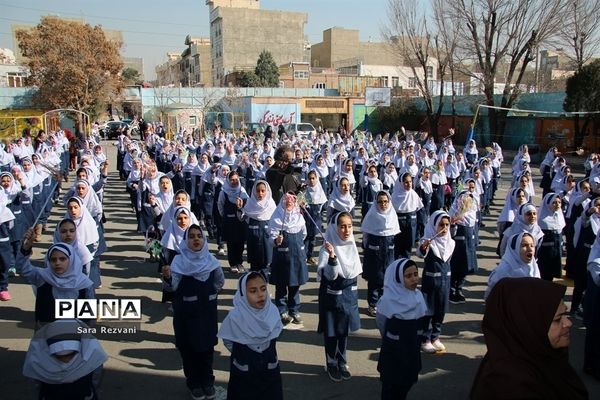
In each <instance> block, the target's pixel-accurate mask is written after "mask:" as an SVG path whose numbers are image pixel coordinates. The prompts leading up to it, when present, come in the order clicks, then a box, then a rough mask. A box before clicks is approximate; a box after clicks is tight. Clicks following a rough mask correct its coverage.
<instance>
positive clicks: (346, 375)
mask: <svg viewBox="0 0 600 400" xmlns="http://www.w3.org/2000/svg"><path fill="white" fill-rule="evenodd" d="M338 369H339V370H340V376H341V377H342V379H343V380H345V381H347V380H348V379H350V378H352V374H351V373H350V370H349V369H348V365H346V364H341V365H339V366H338Z"/></svg>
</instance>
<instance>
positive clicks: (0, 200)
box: [0, 192, 15, 224]
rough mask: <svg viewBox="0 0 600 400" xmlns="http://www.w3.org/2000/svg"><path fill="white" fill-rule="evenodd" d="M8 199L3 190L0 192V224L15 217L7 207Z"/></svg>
mask: <svg viewBox="0 0 600 400" xmlns="http://www.w3.org/2000/svg"><path fill="white" fill-rule="evenodd" d="M8 203H10V202H9V200H8V198H7V197H6V195H5V194H4V193H3V192H0V224H3V223H5V222H8V221H12V220H14V219H15V215H14V214H13V213H12V211H11V210H10V209H9V208H8V207H7V205H8Z"/></svg>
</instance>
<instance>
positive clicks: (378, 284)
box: [360, 191, 400, 317]
mask: <svg viewBox="0 0 600 400" xmlns="http://www.w3.org/2000/svg"><path fill="white" fill-rule="evenodd" d="M360 230H361V232H362V233H363V240H362V247H363V256H364V263H363V265H364V268H363V274H362V277H363V278H364V279H365V280H366V281H367V303H368V309H367V314H369V315H370V316H372V317H374V316H375V315H376V313H377V308H376V307H377V301H378V300H379V297H380V296H381V292H382V291H383V276H384V272H385V268H386V267H387V266H388V265H389V264H390V263H391V262H392V261H394V238H395V236H396V235H397V234H398V233H400V226H399V224H398V216H397V215H396V212H395V211H394V208H393V206H392V201H391V196H390V195H389V193H387V192H386V191H380V192H378V193H377V196H376V201H375V202H374V203H373V205H372V206H371V208H369V211H368V212H367V213H366V215H365V217H364V219H363V221H362V223H361V228H360Z"/></svg>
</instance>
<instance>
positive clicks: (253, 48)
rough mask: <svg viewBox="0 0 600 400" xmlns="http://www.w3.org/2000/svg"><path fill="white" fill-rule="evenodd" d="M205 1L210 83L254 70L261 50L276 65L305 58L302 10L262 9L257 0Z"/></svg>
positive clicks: (303, 16) (220, 81) (216, 84)
mask: <svg viewBox="0 0 600 400" xmlns="http://www.w3.org/2000/svg"><path fill="white" fill-rule="evenodd" d="M206 4H207V5H208V6H209V11H210V14H209V21H210V42H211V46H212V61H211V67H212V68H211V69H212V81H213V85H214V86H222V85H223V84H224V82H225V77H226V76H227V75H228V74H230V73H232V72H234V71H236V70H248V69H254V67H255V66H256V61H257V60H258V56H259V55H260V53H261V52H262V51H263V50H268V51H269V52H270V53H271V54H272V55H273V58H274V60H275V62H276V63H277V65H281V64H284V63H288V62H291V61H296V60H304V59H305V49H306V44H305V39H304V25H305V24H306V22H307V19H308V16H307V14H306V13H297V12H286V11H275V10H262V9H260V1H259V0H206Z"/></svg>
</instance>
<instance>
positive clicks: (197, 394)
mask: <svg viewBox="0 0 600 400" xmlns="http://www.w3.org/2000/svg"><path fill="white" fill-rule="evenodd" d="M190 395H191V396H192V399H193V400H205V399H206V396H205V395H204V390H202V389H201V388H194V389H192V390H190Z"/></svg>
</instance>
